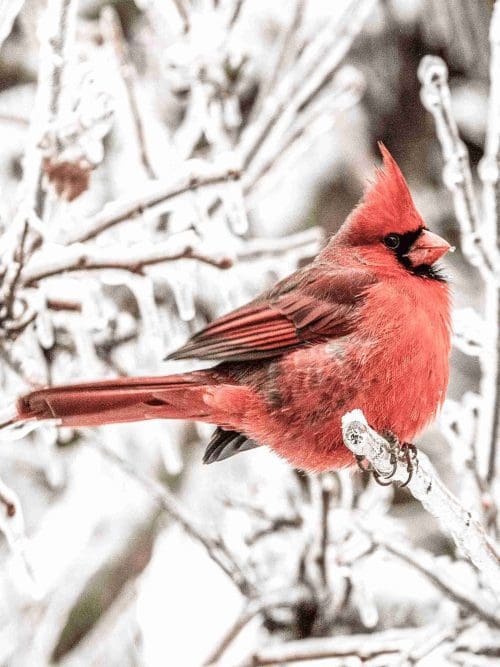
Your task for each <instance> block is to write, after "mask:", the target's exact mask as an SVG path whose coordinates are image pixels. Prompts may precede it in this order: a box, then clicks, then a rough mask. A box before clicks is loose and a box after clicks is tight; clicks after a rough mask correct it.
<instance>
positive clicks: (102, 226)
mask: <svg viewBox="0 0 500 667" xmlns="http://www.w3.org/2000/svg"><path fill="white" fill-rule="evenodd" d="M198 162H199V161H196V163H193V165H190V164H189V163H187V169H188V171H189V173H188V174H186V175H185V176H183V177H181V178H179V180H177V181H175V182H172V181H171V180H170V179H168V181H167V182H160V183H158V184H154V185H152V186H151V187H150V188H149V189H146V188H144V187H143V188H141V190H140V192H139V193H137V194H136V195H134V196H133V197H123V198H122V199H118V200H116V201H114V202H110V203H109V204H106V205H105V206H104V208H103V209H102V211H100V212H99V213H96V215H94V216H93V217H91V218H88V219H87V220H85V221H82V223H81V227H82V228H83V229H84V231H83V232H81V233H79V234H75V235H74V236H72V237H70V239H69V242H70V243H83V242H84V241H88V240H89V239H92V238H94V237H95V236H97V235H98V234H100V233H101V232H103V231H105V230H106V229H109V228H110V227H113V226H114V225H117V224H119V223H121V222H124V221H126V220H138V219H139V218H140V217H141V216H142V215H144V213H146V212H147V211H149V210H151V209H155V213H156V214H160V213H163V212H164V211H165V208H164V206H165V204H167V203H168V202H169V201H170V200H171V199H173V198H174V197H178V196H179V195H182V194H184V193H185V192H189V191H190V190H197V189H198V188H204V187H209V186H213V185H219V184H221V183H225V182H227V181H231V180H236V179H238V178H239V173H238V171H237V170H236V169H235V168H231V167H230V168H228V167H227V166H217V165H214V166H209V165H208V166H207V165H203V168H201V169H200V167H199V166H195V164H196V165H197V164H198ZM162 207H163V208H162Z"/></svg>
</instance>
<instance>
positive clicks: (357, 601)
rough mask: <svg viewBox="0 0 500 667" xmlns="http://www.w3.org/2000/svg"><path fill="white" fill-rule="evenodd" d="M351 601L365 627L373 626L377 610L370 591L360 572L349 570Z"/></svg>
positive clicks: (375, 622)
mask: <svg viewBox="0 0 500 667" xmlns="http://www.w3.org/2000/svg"><path fill="white" fill-rule="evenodd" d="M350 581H351V586H352V594H351V600H352V603H353V605H354V607H355V609H357V611H358V614H359V618H360V621H361V623H362V624H363V625H364V626H365V628H374V627H375V626H376V625H377V623H378V610H377V606H376V604H375V600H374V598H373V594H372V592H371V591H370V590H369V589H368V587H367V585H366V582H365V581H364V579H363V576H362V575H361V573H356V572H351V576H350Z"/></svg>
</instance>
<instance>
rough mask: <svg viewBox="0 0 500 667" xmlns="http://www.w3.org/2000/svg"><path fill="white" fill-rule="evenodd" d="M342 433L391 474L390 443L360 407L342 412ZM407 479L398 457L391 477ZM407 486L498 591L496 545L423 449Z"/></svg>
mask: <svg viewBox="0 0 500 667" xmlns="http://www.w3.org/2000/svg"><path fill="white" fill-rule="evenodd" d="M342 433H343V438H344V443H345V445H346V447H348V448H349V449H350V450H351V451H352V452H353V454H355V455H357V456H364V457H365V458H366V459H367V460H368V461H369V462H370V463H371V465H372V466H373V468H374V470H375V471H377V472H378V473H379V474H380V475H382V476H387V475H389V474H391V472H392V469H393V465H392V462H391V445H390V444H389V443H388V442H387V440H385V439H384V438H382V437H381V436H380V435H379V434H378V433H376V432H375V431H374V430H373V429H371V428H370V427H369V426H368V424H367V422H366V419H365V417H364V415H363V413H362V412H361V410H353V411H352V412H349V413H348V414H346V415H344V417H343V419H342ZM407 478H408V470H407V464H406V461H405V460H404V458H403V459H401V460H398V463H397V468H396V471H395V474H394V476H393V478H392V479H394V481H401V482H405V481H406V480H407ZM408 489H409V490H410V492H411V493H412V495H413V496H414V497H415V498H416V499H417V500H419V501H420V502H421V503H422V505H423V507H424V508H425V509H426V510H427V511H428V512H429V513H430V514H432V516H434V517H435V518H436V519H437V520H438V521H439V523H440V524H441V526H442V528H443V529H444V530H445V531H446V532H447V533H448V534H449V535H451V537H452V538H453V540H454V541H455V544H456V546H457V547H458V549H459V550H460V551H461V552H462V553H463V554H464V555H465V556H466V557H467V558H468V560H470V562H471V563H473V564H474V565H475V567H476V568H477V569H478V570H479V571H480V572H481V573H482V575H483V577H484V582H485V583H486V584H487V585H488V586H489V587H490V588H491V589H492V590H494V591H495V592H496V593H497V594H498V593H500V558H499V556H498V553H497V552H496V550H495V547H494V546H493V545H492V543H491V541H490V540H489V538H488V536H487V535H486V533H485V531H484V529H483V527H482V526H481V525H480V524H479V523H478V522H477V521H476V520H475V519H474V518H473V517H472V516H471V513H470V512H469V511H467V510H466V509H465V508H464V507H463V506H462V505H461V504H460V502H459V501H458V499H457V498H456V497H455V496H454V495H453V494H452V493H451V492H450V491H449V490H448V489H447V488H446V486H445V485H444V484H443V483H442V481H441V480H440V479H439V477H438V475H437V473H436V471H435V470H434V468H433V467H432V464H431V463H430V461H429V459H428V458H427V456H425V454H423V453H422V452H419V454H418V464H417V465H416V469H415V471H414V473H413V476H412V479H411V481H410V483H409V484H408Z"/></svg>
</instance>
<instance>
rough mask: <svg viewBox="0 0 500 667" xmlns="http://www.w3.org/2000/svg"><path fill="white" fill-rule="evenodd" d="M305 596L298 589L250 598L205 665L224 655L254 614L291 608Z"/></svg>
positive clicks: (208, 666) (210, 664)
mask: <svg viewBox="0 0 500 667" xmlns="http://www.w3.org/2000/svg"><path fill="white" fill-rule="evenodd" d="M305 598H307V596H306V595H305V592H304V591H301V590H299V589H295V590H286V591H277V592H274V593H271V594H267V595H263V596H262V597H259V598H257V599H255V600H250V601H249V602H247V604H245V606H244V607H243V609H242V611H241V613H240V614H239V615H238V617H237V618H236V620H235V621H234V623H233V624H232V625H231V626H230V627H229V628H228V629H227V631H226V633H225V634H224V636H223V637H222V638H221V640H220V641H219V643H218V644H217V646H216V647H215V649H214V650H213V651H212V653H211V654H210V656H209V657H208V658H207V659H206V660H205V662H204V665H206V667H210V666H213V667H214V666H215V663H217V662H218V661H219V660H220V659H221V658H222V657H223V655H224V653H225V652H226V650H227V649H228V647H229V645H230V644H231V643H232V642H233V641H234V640H235V639H236V637H237V636H238V635H239V633H240V632H241V631H242V630H243V628H245V627H246V626H247V625H248V624H249V623H250V621H252V620H253V619H254V618H255V617H256V616H258V615H259V614H262V613H264V612H269V611H271V610H273V609H284V608H287V607H288V608H290V607H291V608H293V607H295V606H297V605H298V604H300V603H301V602H302V601H303V600H304V599H305Z"/></svg>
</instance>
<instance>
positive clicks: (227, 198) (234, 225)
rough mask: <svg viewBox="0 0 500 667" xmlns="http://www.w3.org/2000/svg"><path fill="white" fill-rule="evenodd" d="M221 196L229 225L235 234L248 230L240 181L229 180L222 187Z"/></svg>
mask: <svg viewBox="0 0 500 667" xmlns="http://www.w3.org/2000/svg"><path fill="white" fill-rule="evenodd" d="M220 196H221V199H222V204H223V206H224V211H225V213H226V216H227V219H228V220H229V225H230V227H231V229H232V231H233V232H234V233H235V234H238V235H241V234H245V232H247V231H248V218H247V211H246V207H245V202H244V199H243V193H242V190H241V182H240V181H228V182H227V183H225V184H224V185H221V187H220Z"/></svg>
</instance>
